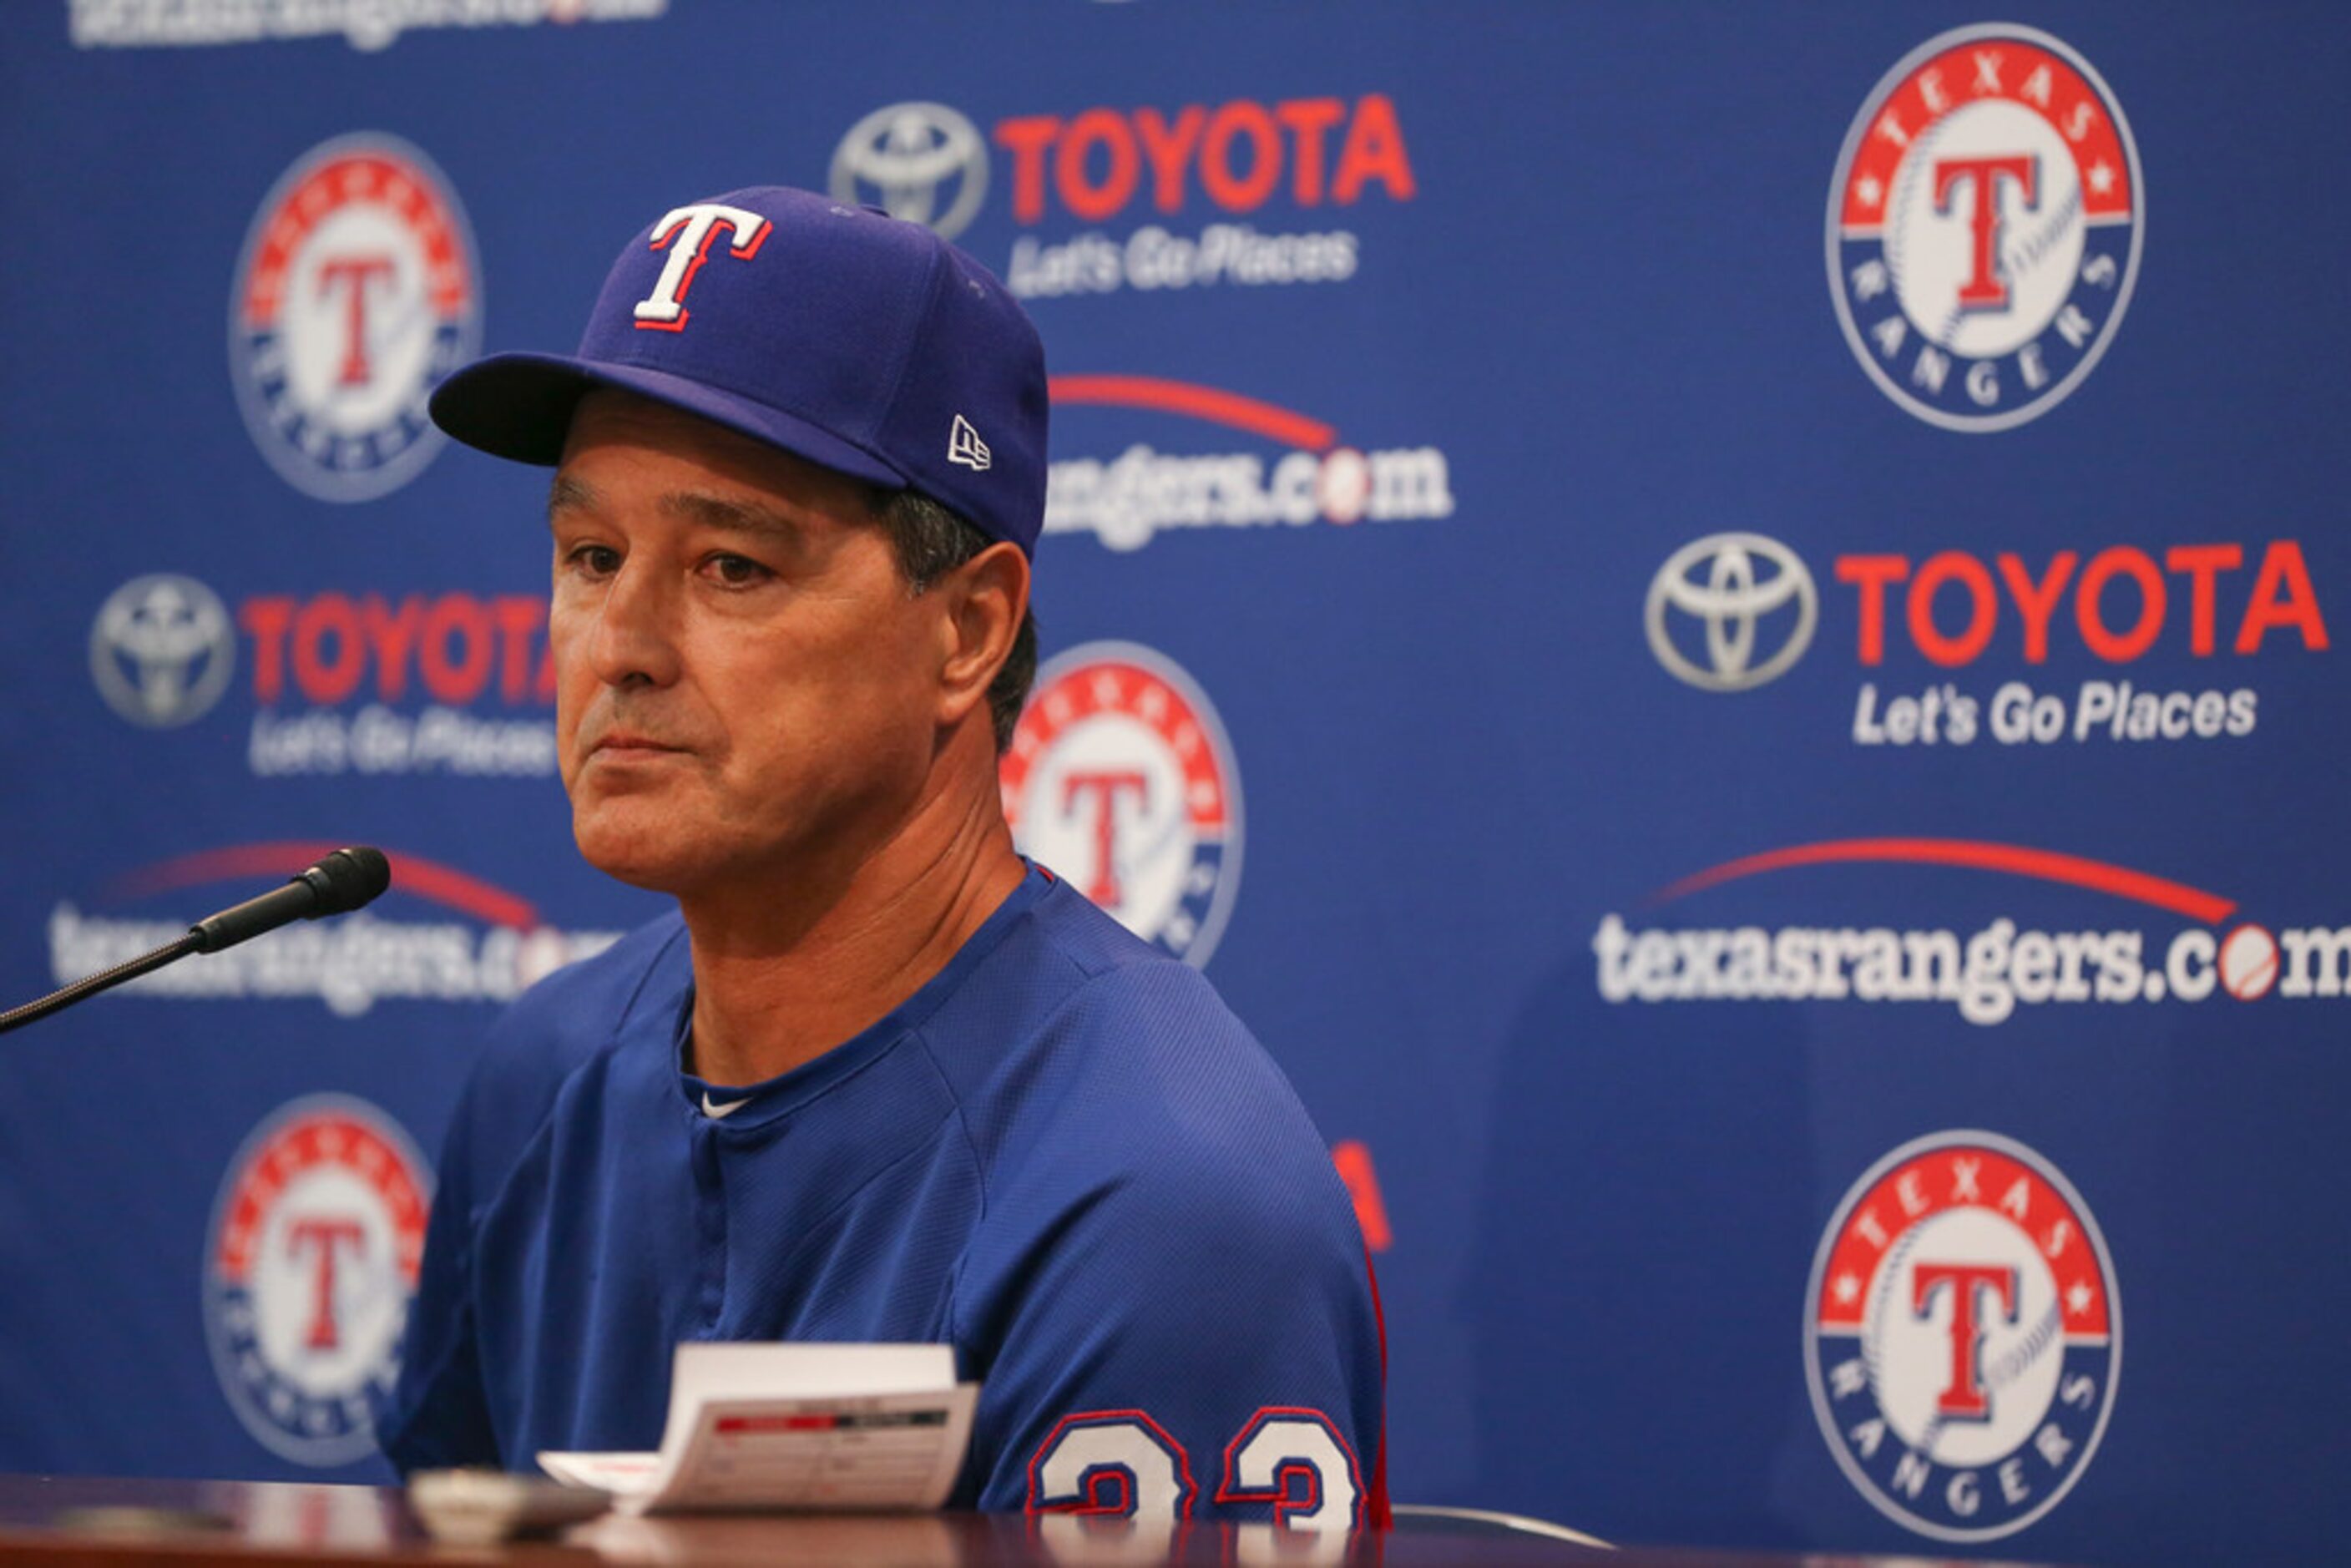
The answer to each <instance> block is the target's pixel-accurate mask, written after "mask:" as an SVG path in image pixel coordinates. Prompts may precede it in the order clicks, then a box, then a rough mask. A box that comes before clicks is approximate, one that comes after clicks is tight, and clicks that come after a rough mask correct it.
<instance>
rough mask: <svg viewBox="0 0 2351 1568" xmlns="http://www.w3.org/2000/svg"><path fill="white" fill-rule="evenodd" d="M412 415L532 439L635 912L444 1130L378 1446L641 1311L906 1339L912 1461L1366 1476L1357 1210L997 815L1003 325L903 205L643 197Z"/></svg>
mask: <svg viewBox="0 0 2351 1568" xmlns="http://www.w3.org/2000/svg"><path fill="white" fill-rule="evenodd" d="M433 413H434V419H435V420H436V421H438V422H439V423H440V424H441V425H442V427H443V428H444V429H445V430H447V431H448V432H449V433H450V434H453V435H455V436H456V437H457V438H458V439H459V440H461V441H464V442H466V443H468V444H472V445H475V446H477V447H480V448H482V449H483V450H486V451H488V452H491V453H494V454H496V455H503V456H507V457H512V458H517V459H520V460H522V461H526V462H533V463H553V464H555V465H557V467H556V475H555V481H554V486H553V489H552V493H551V496H550V498H549V523H550V526H551V528H552V529H553V534H554V556H555V564H554V591H553V601H552V604H551V608H550V612H549V640H550V644H551V648H552V651H553V657H554V660H555V664H556V671H557V680H558V695H557V703H556V714H557V718H556V727H557V734H558V745H559V755H560V760H561V770H562V775H563V782H564V787H565V789H567V790H568V791H569V795H570V798H571V808H572V826H573V831H574V833H575V835H576V837H577V839H578V841H579V843H580V850H581V852H582V853H583V854H585V855H586V857H587V858H588V860H589V861H590V862H591V863H593V864H595V865H596V866H598V867H599V868H600V869H601V870H603V871H606V872H608V873H611V874H612V875H614V876H617V877H619V878H621V879H622V880H623V881H626V882H630V883H635V884H637V885H639V886H643V887H649V888H655V889H659V890H661V891H663V892H664V893H667V894H672V895H674V897H675V898H676V900H677V904H678V911H677V913H676V914H675V915H672V916H669V917H667V918H665V919H664V920H661V921H659V922H656V923H655V924H654V925H652V926H650V927H648V928H647V929H645V930H643V931H640V932H637V933H635V934H634V935H632V936H629V937H627V938H625V939H624V940H622V942H621V943H619V944H618V945H617V946H614V947H612V948H611V949H610V950H609V951H607V952H606V953H604V954H602V955H601V956H598V957H596V958H594V959H591V960H590V961H588V962H586V963H583V964H580V965H578V966H576V967H572V968H570V969H569V970H566V971H564V972H562V973H560V974H558V975H556V976H553V977H549V979H548V980H546V981H545V982H543V983H542V984H540V985H539V986H538V988H535V989H533V990H532V991H531V992H529V993H528V995H527V996H525V997H524V998H522V999H521V1000H520V1001H519V1002H517V1004H516V1006H515V1007H514V1009H512V1010H511V1011H510V1012H509V1013H508V1015H507V1017H506V1019H504V1020H503V1021H502V1022H501V1023H500V1025H499V1027H498V1029H497V1030H496V1033H495V1035H494V1036H493V1038H492V1040H491V1042H490V1044H489V1046H488V1049H487V1050H486V1053H485V1055H484V1057H483V1059H482V1061H481V1062H480V1065H479V1067H478V1069H477V1071H476V1072H475V1077H474V1079H473V1082H471V1083H470V1084H469V1086H468V1087H467V1090H466V1092H465V1098H464V1101H463V1103H461V1105H460V1106H459V1108H458V1111H457V1113H456V1116H455V1121H454V1123H453V1124H452V1127H451V1130H450V1133H449V1136H448V1141H447V1145H446V1148H445V1150H444V1155H443V1157H442V1165H441V1172H440V1187H439V1192H438V1195H437V1197H436V1199H435V1202H434V1212H433V1219H432V1227H431V1231H430V1235H429V1238H428V1240H427V1242H426V1246H425V1255H424V1260H423V1273H422V1279H421V1281H420V1284H419V1287H418V1292H417V1297H416V1301H415V1303H414V1305H413V1309H412V1316H411V1322H410V1326H409V1334H408V1341H407V1344H406V1347H405V1349H404V1352H403V1359H402V1369H401V1376H400V1382H399V1386H398V1388H397V1390H396V1391H395V1393H394V1395H393V1396H392V1399H391V1400H390V1402H389V1405H388V1407H387V1409H386V1410H385V1411H384V1412H383V1413H382V1418H381V1421H380V1423H379V1429H380V1432H381V1438H382V1442H383V1445H384V1448H385V1451H386V1452H387V1453H388V1454H389V1455H390V1456H391V1457H392V1459H393V1461H394V1462H395V1463H396V1464H397V1465H398V1466H399V1467H400V1468H401V1469H402V1470H403V1471H408V1470H413V1469H419V1468H425V1467H438V1466H447V1465H460V1464H497V1465H505V1466H507V1467H509V1468H513V1469H529V1468H531V1466H532V1464H533V1458H534V1456H535V1454H536V1453H537V1452H538V1450H540V1449H543V1448H564V1449H582V1448H584V1449H615V1448H621V1449H625V1448H653V1447H656V1446H658V1443H659V1440H660V1436H661V1430H662V1424H663V1416H664V1410H665V1408H666V1405H667V1401H668V1393H669V1390H668V1377H669V1368H670V1355H671V1349H672V1347H673V1346H674V1344H675V1343H678V1342H680V1341H684V1340H696V1339H764V1340H775V1339H789V1340H803V1341H811V1342H824V1341H920V1342H946V1343H952V1344H953V1345H954V1346H955V1347H956V1353H957V1356H956V1358H957V1362H958V1364H959V1367H960V1370H961V1373H962V1375H964V1376H965V1377H967V1378H971V1379H977V1380H979V1381H980V1382H981V1383H982V1385H983V1389H982V1393H981V1396H980V1399H979V1404H978V1408H977V1416H976V1418H975V1424H974V1429H973V1439H972V1457H971V1461H970V1463H969V1465H968V1466H967V1469H966V1472H965V1475H964V1477H963V1479H962V1480H961V1482H960V1484H959V1485H958V1487H957V1489H956V1492H955V1494H954V1498H953V1501H954V1502H955V1503H956V1504H957V1505H960V1506H966V1507H970V1506H977V1507H980V1508H986V1509H1001V1510H1017V1509H1029V1510H1037V1511H1081V1512H1134V1513H1136V1514H1139V1515H1146V1516H1147V1515H1157V1516H1161V1517H1169V1516H1180V1515H1194V1516H1196V1515H1200V1514H1205V1513H1207V1512H1209V1511H1225V1512H1229V1513H1232V1514H1236V1515H1239V1516H1244V1517H1257V1518H1267V1517H1279V1518H1280V1519H1282V1520H1284V1521H1286V1522H1289V1523H1292V1524H1297V1523H1314V1524H1348V1523H1357V1522H1364V1521H1372V1522H1381V1521H1384V1489H1383V1487H1382V1485H1381V1482H1380V1479H1379V1470H1380V1466H1381V1457H1380V1452H1379V1445H1380V1424H1381V1399H1382V1393H1381V1367H1380V1354H1381V1353H1380V1345H1379V1330H1378V1325H1377V1320H1376V1309H1375V1307H1374V1302H1373V1299H1372V1295H1371V1292H1370V1290H1369V1288H1368V1281H1367V1277H1366V1270H1365V1263H1364V1253H1363V1243H1362V1240H1361V1239H1360V1236H1359V1234H1358V1232H1357V1230H1356V1228H1355V1224H1354V1218H1353V1211H1352V1209H1351V1207H1350V1206H1349V1205H1348V1202H1347V1199H1346V1197H1345V1195H1344V1191H1343V1187H1342V1186H1341V1185H1340V1183H1339V1182H1338V1180H1337V1178H1336V1176H1335V1175H1334V1173H1333V1172H1332V1169H1331V1166H1330V1164H1329V1161H1328V1159H1327V1157H1326V1155H1325V1153H1324V1150H1323V1147H1322V1143H1321V1140H1320V1138H1319V1137H1318V1136H1317V1134H1315V1132H1314V1130H1313V1128H1312V1126H1311V1124H1310V1123H1309V1122H1308V1120H1307V1118H1306V1115H1305V1113H1304V1111H1303V1110H1302V1108H1301V1106H1300V1105H1299V1103H1298V1102H1297V1099H1296V1096H1295V1095H1294V1094H1293V1093H1292V1092H1290V1088H1289V1085H1288V1084H1287V1083H1286V1082H1284V1081H1283V1079H1282V1077H1281V1075H1280V1071H1278V1070H1277V1069H1276V1068H1275V1067H1274V1066H1273V1064H1272V1062H1271V1061H1270V1060H1269V1059H1268V1058H1267V1057H1266V1055H1265V1053H1264V1052H1263V1051H1262V1050H1261V1049H1260V1048H1259V1046H1258V1045H1257V1043H1256V1042H1255V1041H1254V1040H1251V1039H1250V1038H1249V1034H1248V1032H1247V1031H1246V1030H1244V1029H1243V1028H1242V1027H1241V1026H1240V1025H1239V1023H1238V1021H1237V1020H1235V1019H1234V1018H1233V1017H1232V1015H1231V1014H1230V1013H1229V1012H1228V1011H1226V1010H1225V1009H1224V1007H1223V1005H1222V1004H1221V1003H1220V1002H1219V1001H1218V1000H1217V997H1216V995H1215V993H1214V992H1213V991H1212V990H1211V989H1210V988H1209V987H1208V985H1207V982H1206V981H1205V980H1203V979H1202V978H1201V977H1199V976H1198V975H1197V974H1196V972H1195V971H1193V970H1191V969H1189V968H1187V967H1185V966H1184V965H1182V964H1180V963H1177V962H1175V961H1173V960H1171V959H1168V958H1166V957H1165V956H1163V955H1161V954H1159V953H1158V952H1157V951H1156V950H1155V949H1154V948H1152V947H1150V946H1147V945H1145V944H1144V943H1142V942H1140V941H1138V940H1137V939H1135V938H1134V936H1131V935H1129V934H1128V933H1127V932H1125V931H1124V930H1123V929H1122V928H1120V927H1119V926H1118V925H1116V924H1115V923H1114V922H1113V921H1112V920H1111V919H1110V918H1109V917H1108V916H1106V915H1103V914H1102V913H1101V912H1100V911H1099V910H1097V909H1095V908H1094V907H1093V906H1092V905H1091V904H1088V903H1087V902H1086V901H1085V900H1084V899H1083V898H1082V897H1081V895H1080V894H1078V893H1077V892H1076V891H1075V890H1074V889H1072V888H1071V887H1070V886H1069V885H1068V884H1067V883H1062V882H1061V881H1060V880H1059V879H1057V878H1056V877H1055V876H1054V875H1053V874H1052V873H1050V871H1048V870H1046V869H1044V868H1042V867H1040V866H1033V865H1030V864H1029V863H1028V862H1024V861H1023V860H1022V859H1021V858H1020V857H1019V855H1018V854H1017V853H1016V852H1015V851H1014V849H1013V846H1012V841H1011V835H1010V833H1009V831H1008V829H1007V827H1006V824H1005V821H1004V816H1003V811H1002V806H1001V800H1000V797H999V794H998V783H997V771H996V761H997V755H998V748H999V747H1001V746H1002V745H1003V744H1004V742H1005V740H1006V737H1007V736H1008V733H1009V729H1010V725H1011V721H1012V719H1013V718H1014V717H1016V716H1017V715H1018V713H1019V706H1020V702H1021V699H1022V697H1023V695H1025V691H1026V687H1027V685H1028V682H1029V676H1030V674H1032V673H1033V669H1034V664H1035V643H1034V632H1033V625H1032V622H1030V620H1029V613H1028V596H1029V551H1030V550H1031V549H1032V548H1033V546H1034V545H1035V542H1036V538H1037V534H1038V530H1039V528H1040V525H1041V521H1042V516H1043V510H1044V475H1045V461H1044V459H1045V425H1046V392H1045V378H1044V362H1043V354H1042V350H1041V349H1040V346H1039V343H1038V340H1037V336H1036V332H1035V329H1033V328H1032V327H1031V326H1030V325H1029V321H1028V319H1027V318H1026V317H1025V316H1024V315H1023V314H1022V313H1021V311H1020V309H1019V306H1017V305H1016V304H1015V303H1014V302H1013V301H1012V299H1011V298H1010V296H1009V295H1008V294H1007V292H1006V291H1005V290H1004V288H1003V287H1002V286H1001V285H1000V284H999V283H998V281H997V280H996V279H995V278H994V277H992V276H990V275H989V274H988V273H987V271H986V270H985V269H984V268H982V267H979V266H978V265H977V263H976V262H974V261H972V260H971V259H970V258H969V257H968V256H965V255H964V254H963V253H961V252H960V251H958V250H956V249H955V248H954V247H953V246H948V245H947V244H946V243H945V242H944V241H942V240H940V239H938V238H937V237H936V236H935V235H932V234H931V233H930V232H929V231H928V230H926V229H925V228H922V227H920V226H918V225H913V224H906V223H901V222H898V221H896V220H893V219H891V218H889V217H886V216H884V215H883V214H878V213H875V212H872V211H870V210H862V209H857V208H852V207H847V206H842V205H839V204H833V203H831V202H828V201H826V200H825V199H823V198H821V197H819V196H815V195H811V194H809V193H804V192H797V191H789V190H782V189H773V188H761V189H754V190H747V191H737V192H734V193H729V194H726V195H724V196H720V197H717V198H715V199H713V200H711V201H707V202H698V203H695V204H690V205H686V206H683V207H679V208H677V209H676V210H674V211H673V212H671V213H669V214H666V215H664V217H663V218H662V219H661V220H660V221H659V222H657V223H655V224H654V225H653V226H652V227H651V228H650V229H649V230H647V231H645V232H644V233H643V234H641V235H639V236H638V237H637V238H636V240H635V241H633V242H632V244H631V245H630V246H629V247H628V248H627V249H626V250H625V251H624V252H623V253H622V257H621V259H620V261H619V262H618V263H617V264H616V265H615V267H613V269H612V272H611V277H609V278H608V280H607V282H606V284H605V287H604V290H603V293H602V296H601V298H600V299H599V301H598V303H597V306H596V309H595V314H594V316H593V318H592V319H591V320H590V324H589V327H588V330H587V333H586V336H585V338H584V340H583V341H582V343H581V345H580V351H579V353H578V354H577V355H575V356H573V357H571V358H569V359H564V358H559V357H554V356H540V355H520V354H508V355H499V356H495V357H493V358H491V359H488V360H486V361H481V362H479V363H477V364H475V365H473V366H471V367H469V368H467V369H465V370H464V371H460V372H459V373H458V374H456V375H455V376H454V377H452V378H451V379H450V380H449V381H448V382H446V383H445V384H444V386H443V387H442V388H441V389H440V391H439V392H437V393H436V394H435V396H434V402H433Z"/></svg>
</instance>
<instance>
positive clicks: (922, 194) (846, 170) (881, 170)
mask: <svg viewBox="0 0 2351 1568" xmlns="http://www.w3.org/2000/svg"><path fill="white" fill-rule="evenodd" d="M831 190H832V197H833V200H835V201H837V202H859V203H871V204H873V205H876V206H879V207H880V208H882V210H883V211H884V212H886V213H888V214H890V215H891V216H892V217H893V218H904V219H905V220H906V221H908V222H909V223H917V224H922V225H926V226H927V227H929V228H931V229H932V230H934V231H935V232H936V233H937V235H939V237H940V238H942V239H953V238H955V236H956V235H959V234H961V233H963V231H964V230H965V229H967V228H968V227H970V226H971V220H972V219H973V218H974V217H975V216H977V214H978V213H979V201H980V198H981V197H982V196H985V195H986V194H987V143H986V142H985V141H981V140H980V135H979V129H978V127H977V126H975V125H973V124H972V122H971V121H970V120H966V119H965V118H964V117H963V116H962V115H960V114H957V113H956V111H955V110H952V109H949V108H948V107H947V106H946V104H943V103H893V104H892V105H890V106H889V107H888V108H887V109H877V110H874V111H873V112H872V113H871V114H869V115H867V116H866V117H865V118H864V119H862V120H859V121H858V122H857V123H856V124H855V125H852V126H851V127H850V128H849V134H848V135H846V136H844V137H842V138H841V145H840V146H839V147H836V148H834V149H833V152H832V178H831ZM942 204H944V205H945V206H946V212H944V213H941V212H940V211H939V208H940V207H941V205H942Z"/></svg>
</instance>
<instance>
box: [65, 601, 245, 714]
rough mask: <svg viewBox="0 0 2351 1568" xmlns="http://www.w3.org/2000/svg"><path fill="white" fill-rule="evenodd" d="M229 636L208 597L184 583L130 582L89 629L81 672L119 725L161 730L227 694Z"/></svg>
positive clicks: (231, 630) (217, 604)
mask: <svg viewBox="0 0 2351 1568" xmlns="http://www.w3.org/2000/svg"><path fill="white" fill-rule="evenodd" d="M235 666H236V631H235V627H233V626H232V625H230V623H229V618H228V611H227V610H226V609H225V607H223V605H222V604H221V601H220V600H219V599H218V598H216V597H215V596H214V593H213V591H212V590H211V589H209V588H206V587H205V586H204V584H203V583H201V582H198V581H197V580H195V579H194V578H192V577H173V576H169V575H163V574H158V575H155V576H152V577H140V578H133V579H132V580H131V581H129V582H126V583H124V584H123V585H122V586H121V587H120V588H118V589H116V590H115V591H114V592H113V593H112V594H111V595H110V596H109V597H108V599H107V601H106V602H105V604H103V605H101V606H100V607H99V612H98V620H97V621H96V622H94V623H92V625H91V626H90V629H89V673H90V675H91V677H92V678H93V679H95V680H96V681H97V683H98V691H99V695H100V696H102V697H104V698H105V699H106V702H107V706H109V707H111V708H112V709H113V710H114V711H115V712H116V713H119V714H120V715H121V716H123V717H124V718H127V719H129V720H130V721H131V723H133V724H136V725H142V726H145V727H148V728H150V729H169V728H171V727H173V726H176V725H183V724H186V723H188V722H189V721H190V720H192V719H195V718H198V717H201V716H203V715H204V711H205V710H206V709H207V708H209V707H211V706H213V704H214V703H215V702H217V701H219V700H220V695H221V693H222V692H224V691H225V690H226V689H227V688H228V678H229V673H230V672H231V671H232V670H233V669H235Z"/></svg>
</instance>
